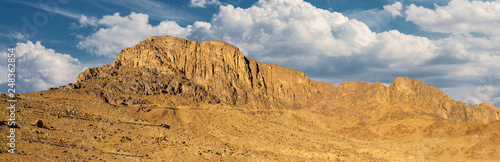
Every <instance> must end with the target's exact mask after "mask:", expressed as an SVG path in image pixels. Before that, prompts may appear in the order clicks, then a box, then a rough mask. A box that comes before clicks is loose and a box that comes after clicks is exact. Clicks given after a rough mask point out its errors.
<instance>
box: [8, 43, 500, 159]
mask: <svg viewBox="0 0 500 162" xmlns="http://www.w3.org/2000/svg"><path fill="white" fill-rule="evenodd" d="M1 97H2V100H1V102H2V103H3V104H4V105H7V102H6V100H7V96H6V95H2V96H1ZM18 100H19V102H18V103H17V105H18V107H22V109H21V110H20V111H19V112H18V113H19V114H20V117H19V120H20V121H19V122H18V126H19V128H16V129H17V130H18V132H21V133H19V135H18V138H17V140H18V142H19V143H18V153H19V154H18V155H11V154H9V153H7V151H6V150H7V147H5V146H4V147H2V150H1V151H2V153H1V154H0V155H1V157H0V159H2V161H6V160H21V161H34V160H36V161H40V160H42V161H53V160H56V161H68V160H72V159H79V160H82V161H100V160H102V161H118V160H125V161H138V160H145V161H158V160H166V161H200V160H208V161H215V160H229V161H236V160H238V161H240V160H244V161H255V160H266V161H267V160H271V161H283V160H292V161H303V160H318V161H325V160H330V161H333V160H335V161H340V160H350V161H351V160H352V161H354V160H356V161H359V160H374V161H388V160H389V161H393V160H395V161H422V160H498V159H500V141H499V139H500V132H499V130H500V121H499V119H500V116H499V109H498V108H496V107H494V106H492V105H491V104H488V103H482V104H479V105H468V104H465V103H462V102H459V101H455V100H453V99H451V98H450V97H449V96H447V95H446V94H445V93H444V92H442V91H441V90H439V89H437V88H435V87H432V86H427V85H425V84H424V83H422V82H420V81H418V80H415V79H410V78H407V77H398V78H395V80H394V82H393V83H392V84H391V85H390V86H388V87H387V86H384V85H382V84H380V83H378V82H377V83H374V84H370V83H366V82H359V81H357V82H344V83H341V84H340V85H339V86H338V87H335V86H333V85H330V84H327V83H324V82H315V81H312V80H311V79H309V78H308V77H307V76H306V75H304V73H302V72H300V71H296V70H293V69H289V68H285V67H281V66H278V65H272V64H266V63H261V62H258V61H256V60H254V59H249V58H246V57H244V55H243V53H242V52H241V51H239V49H238V48H237V47H234V46H231V45H229V44H227V43H225V42H221V41H205V42H201V43H198V42H196V41H193V40H186V39H182V38H175V37H171V36H156V37H150V38H148V39H146V40H144V41H142V42H141V43H139V44H137V45H135V46H134V47H130V48H126V49H124V50H122V51H121V52H120V54H119V55H118V57H117V58H116V59H115V61H114V62H113V63H112V64H110V65H104V66H101V67H97V68H90V69H87V70H85V71H84V72H82V73H81V74H80V75H79V76H78V78H77V80H76V83H74V84H68V85H67V86H62V87H59V88H52V89H50V90H48V91H42V92H35V93H30V94H20V95H19V98H18ZM7 113H8V112H6V111H2V114H3V115H5V116H7V115H8V114H7ZM38 120H41V121H42V122H43V125H42V126H40V125H38V126H37V125H36V124H35V123H36V122H37V121H38ZM0 128H1V129H0V131H1V132H0V136H1V138H2V139H7V138H6V136H7V135H8V134H7V133H8V131H9V127H8V126H7V125H0Z"/></svg>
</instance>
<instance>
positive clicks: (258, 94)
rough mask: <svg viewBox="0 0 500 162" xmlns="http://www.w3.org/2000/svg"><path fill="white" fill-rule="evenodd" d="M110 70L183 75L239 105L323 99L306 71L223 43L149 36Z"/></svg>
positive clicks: (287, 104)
mask: <svg viewBox="0 0 500 162" xmlns="http://www.w3.org/2000/svg"><path fill="white" fill-rule="evenodd" d="M110 68H112V69H127V68H146V69H152V70H154V71H158V72H159V73H161V74H167V75H175V76H182V77H185V78H186V79H188V80H190V81H192V82H193V83H195V84H197V85H200V86H203V88H204V89H205V90H206V91H207V92H210V93H211V94H212V95H214V96H216V97H217V98H219V99H220V100H221V101H223V102H226V103H229V104H233V105H235V106H244V105H246V106H250V107H255V108H275V109H281V108H284V109H293V108H301V107H304V106H307V105H308V104H309V103H311V101H313V100H314V99H316V98H318V97H319V96H320V94H319V92H318V87H317V86H316V85H317V83H316V82H313V81H312V80H311V79H309V78H308V77H307V76H306V75H305V74H304V73H302V72H300V71H296V70H293V69H289V68H285V67H282V66H278V65H272V64H266V63H260V62H258V61H255V60H254V59H247V58H245V57H244V55H243V53H242V52H241V51H240V50H239V49H238V48H237V47H234V46H231V45H229V44H227V43H225V42H221V41H205V42H201V43H198V42H196V41H193V40H186V39H181V38H175V37H171V36H158V37H150V38H148V39H146V40H144V41H142V42H141V43H139V44H137V45H136V46H134V47H131V48H126V49H124V50H122V51H121V52H120V54H119V55H118V57H117V58H116V60H115V61H114V62H113V63H112V64H111V65H110ZM99 71H101V70H100V69H91V70H90V71H86V72H84V73H82V74H81V75H80V76H79V77H78V79H77V83H79V82H82V81H85V80H88V79H89V78H92V77H95V75H99V74H96V73H100V72H99ZM101 75H104V74H101Z"/></svg>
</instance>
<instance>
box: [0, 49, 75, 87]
mask: <svg viewBox="0 0 500 162" xmlns="http://www.w3.org/2000/svg"><path fill="white" fill-rule="evenodd" d="M15 49H16V50H15V54H16V59H17V60H16V87H17V88H16V92H18V93H22V92H34V91H40V90H47V89H48V88H50V87H57V86H61V85H65V84H68V83H71V82H75V80H76V77H77V76H78V74H80V72H82V71H83V69H84V68H83V67H82V65H81V63H80V62H79V61H78V59H75V58H72V57H71V56H70V55H68V54H61V53H56V52H55V51H54V50H52V49H47V48H45V47H44V46H43V45H42V44H41V42H39V41H37V42H35V43H33V42H31V41H28V42H26V43H17V46H16V47H15ZM1 57H2V60H7V52H5V51H4V52H2V55H1ZM0 65H1V67H0V71H1V72H7V69H6V68H7V63H6V62H5V63H0ZM1 76H2V78H1V79H0V84H4V83H6V82H7V78H6V77H7V75H6V74H1Z"/></svg>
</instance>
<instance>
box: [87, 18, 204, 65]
mask: <svg viewBox="0 0 500 162" xmlns="http://www.w3.org/2000/svg"><path fill="white" fill-rule="evenodd" d="M148 19H149V16H148V15H146V14H141V13H134V12H132V13H131V14H130V15H128V16H124V17H122V16H120V14H119V13H115V14H113V15H106V16H103V17H102V18H101V19H96V18H87V17H85V16H82V17H81V18H80V26H97V27H101V28H99V29H98V30H97V32H95V33H93V34H91V35H89V36H86V37H84V39H83V40H82V41H80V42H79V43H78V45H77V47H78V48H79V49H85V50H87V51H88V52H89V53H92V54H96V55H99V56H107V57H111V58H113V57H116V56H117V55H118V52H119V51H120V50H122V49H123V48H126V47H131V46H133V45H135V44H137V43H139V42H140V41H142V40H144V39H146V38H147V37H149V36H154V35H166V34H168V35H173V36H177V37H186V36H187V35H188V34H189V33H190V32H191V31H192V30H193V28H195V29H196V28H204V27H207V24H203V23H201V22H197V23H195V24H194V26H193V25H189V26H187V27H181V26H179V25H178V24H177V23H175V22H173V21H162V22H161V23H160V24H158V25H157V26H153V25H151V24H149V20H148Z"/></svg>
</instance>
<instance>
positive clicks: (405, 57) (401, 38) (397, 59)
mask: <svg viewBox="0 0 500 162" xmlns="http://www.w3.org/2000/svg"><path fill="white" fill-rule="evenodd" d="M377 40H378V42H377V44H376V45H375V46H374V47H373V48H372V50H370V51H373V52H375V53H376V55H378V57H379V58H380V59H383V60H387V62H388V65H389V67H404V66H418V65H420V64H422V63H424V62H425V61H428V60H430V59H431V58H434V57H435V56H436V52H435V50H437V47H436V45H434V44H433V43H432V42H431V41H430V40H429V39H427V38H425V37H419V36H412V35H406V34H402V33H400V32H398V31H397V30H391V31H388V32H383V33H379V34H377Z"/></svg>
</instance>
